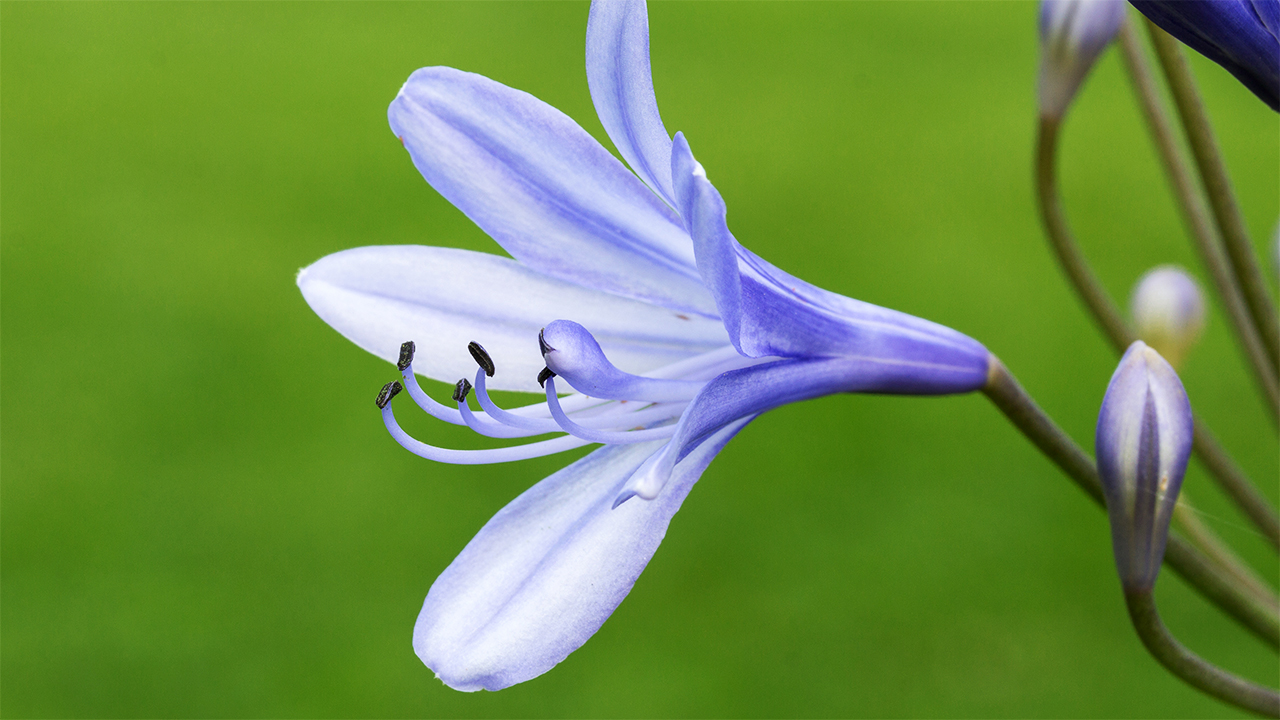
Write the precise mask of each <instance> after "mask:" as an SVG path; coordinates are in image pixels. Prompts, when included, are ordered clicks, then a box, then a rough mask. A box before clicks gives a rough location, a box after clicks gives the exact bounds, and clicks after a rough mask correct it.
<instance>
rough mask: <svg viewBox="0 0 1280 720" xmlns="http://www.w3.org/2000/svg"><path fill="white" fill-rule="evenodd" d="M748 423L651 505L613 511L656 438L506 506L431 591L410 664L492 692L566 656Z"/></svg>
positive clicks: (719, 441)
mask: <svg viewBox="0 0 1280 720" xmlns="http://www.w3.org/2000/svg"><path fill="white" fill-rule="evenodd" d="M749 420H750V419H749V418H745V419H742V420H740V421H739V422H737V423H734V424H733V425H730V426H728V427H725V428H724V429H723V430H721V431H720V432H719V433H718V434H716V435H715V436H714V437H712V438H711V439H709V440H708V441H707V442H705V443H703V444H702V446H701V447H700V448H699V449H698V450H697V451H695V452H693V453H690V454H689V456H688V457H687V458H686V459H685V461H684V462H682V463H680V464H679V465H677V466H676V467H675V469H674V472H673V473H672V477H671V487H670V489H669V491H668V492H667V493H664V494H663V496H662V497H661V498H659V499H658V500H656V501H654V502H649V503H642V502H631V503H626V504H624V505H622V506H620V507H618V508H617V509H612V506H613V501H614V499H615V498H616V497H617V495H618V493H619V491H620V490H621V488H622V484H623V483H624V482H625V481H626V479H627V477H628V476H629V475H631V473H632V472H633V471H634V470H635V469H636V468H637V467H638V466H640V464H641V463H643V462H644V461H645V459H646V458H647V457H649V456H650V455H651V454H652V453H653V452H654V451H655V450H657V449H659V448H661V447H662V446H663V443H661V442H650V443H643V444H639V445H613V446H609V447H605V448H601V449H599V450H596V451H595V452H593V453H591V454H590V455H588V456H586V457H585V458H583V459H581V460H579V461H578V462H576V463H574V464H573V465H570V466H569V467H567V468H565V469H563V470H561V471H559V472H557V473H556V474H554V475H552V476H550V477H548V478H547V479H545V480H543V481H542V482H540V483H538V484H537V485H535V486H533V487H532V488H530V489H529V490H528V491H526V492H525V493H524V494H522V495H521V496H520V497H518V498H516V499H515V500H514V501H512V502H511V504H510V505H508V506H506V507H505V508H503V509H502V510H501V511H500V512H499V513H498V514H497V515H495V516H494V518H493V519H492V520H490V521H489V522H488V524H486V525H485V526H484V528H483V529H481V530H480V533H479V534H477V535H476V537H475V538H474V539H472V540H471V542H470V543H468V544H467V547H466V548H464V549H463V551H462V553H461V554H460V555H458V557H457V559H455V560H454V561H453V563H452V564H451V565H450V566H449V567H448V568H447V569H446V570H445V571H444V573H442V574H441V575H440V577H439V578H438V579H437V580H436V582H435V584H433V585H432V586H431V591H430V592H429V593H428V594H427V599H426V602H425V603H423V606H422V612H421V614H419V615H418V622H417V625H416V626H415V627H414V630H413V649H414V651H415V652H416V653H417V654H418V657H419V658H421V659H422V661H423V662H424V663H426V665H427V667H430V668H431V669H432V670H434V671H435V672H436V674H437V675H438V676H439V677H440V679H441V680H443V681H444V683H445V684H446V685H448V686H449V687H452V688H454V689H457V690H467V691H473V690H481V689H485V690H499V689H501V688H504V687H508V686H510V685H514V684H516V683H519V682H524V681H525V680H529V679H530V678H533V677H537V676H538V675H541V674H542V673H544V672H546V671H548V670H550V669H551V668H552V667H553V666H555V665H556V663H559V662H560V661H561V660H564V659H565V658H566V657H567V656H568V655H569V653H571V652H573V651H574V650H576V649H578V647H580V646H581V645H582V644H583V643H584V642H586V641H587V639H588V638H590V637H591V636H592V635H593V634H595V632H596V630H598V629H600V626H601V624H603V623H604V621H605V620H606V619H607V618H608V617H609V615H611V614H612V613H613V611H614V609H615V608H616V607H617V606H618V604H619V603H621V602H622V599H623V598H625V597H626V596H627V593H628V592H630V590H631V586H632V585H633V584H634V583H635V581H636V578H638V577H639V576H640V572H641V571H643V570H644V567H645V565H647V564H648V562H649V559H650V558H651V557H653V553H654V551H656V550H657V549H658V544H659V543H661V542H662V538H663V536H665V535H666V531H667V524H668V523H669V522H670V521H671V517H672V516H673V515H674V514H675V512H676V510H678V509H680V505H681V503H683V502H684V498H685V496H686V495H688V494H689V490H690V489H691V488H692V487H693V484H694V483H695V482H697V480H698V478H699V477H700V476H701V475H702V471H703V470H705V469H706V467H707V465H708V464H709V463H710V462H711V460H712V458H714V457H715V455H716V453H717V452H719V450H720V448H722V447H723V446H724V444H725V443H726V442H728V441H729V439H730V438H732V437H733V436H734V435H735V434H736V433H737V432H738V431H739V430H741V429H742V427H743V426H744V425H746V423H747V422H749Z"/></svg>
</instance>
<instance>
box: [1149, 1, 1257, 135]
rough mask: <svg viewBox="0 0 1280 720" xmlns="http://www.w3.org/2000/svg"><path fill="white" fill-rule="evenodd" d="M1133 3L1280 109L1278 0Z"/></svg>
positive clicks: (1179, 38)
mask: <svg viewBox="0 0 1280 720" xmlns="http://www.w3.org/2000/svg"><path fill="white" fill-rule="evenodd" d="M1133 6H1134V7H1135V8H1137V9H1138V11H1139V12H1141V13H1142V14H1143V15H1146V16H1147V18H1148V19H1149V20H1151V22H1153V23H1155V24H1156V25H1159V26H1160V29H1161V30H1164V31H1165V32H1167V33H1169V34H1170V35H1172V36H1174V37H1175V38H1177V39H1178V40H1180V41H1182V42H1183V43H1185V44H1186V45H1187V46H1188V47H1190V48H1191V49H1192V50H1195V51H1196V52H1198V53H1200V54H1201V55H1204V56H1205V57H1207V58H1209V59H1210V60H1212V61H1214V62H1216V63H1218V64H1219V65H1221V66H1222V67H1223V68H1225V69H1226V70H1227V72H1229V73H1231V74H1232V75H1234V76H1235V77H1236V79H1237V80H1239V81H1240V83H1241V84H1242V85H1244V86H1245V87H1247V88H1249V89H1250V90H1251V91H1253V94H1254V95H1257V96H1258V99H1259V100H1262V101H1263V102H1264V103H1266V104H1267V105H1268V106H1270V108H1271V109H1272V110H1277V111H1280V40H1278V39H1277V33H1280V4H1277V3H1276V0H1133Z"/></svg>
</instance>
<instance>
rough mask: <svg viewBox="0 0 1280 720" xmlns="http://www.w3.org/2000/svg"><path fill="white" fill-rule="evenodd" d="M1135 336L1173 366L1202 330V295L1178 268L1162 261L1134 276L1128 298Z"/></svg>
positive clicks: (1196, 286)
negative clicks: (1136, 281)
mask: <svg viewBox="0 0 1280 720" xmlns="http://www.w3.org/2000/svg"><path fill="white" fill-rule="evenodd" d="M1129 308H1130V312H1132V313H1133V327H1134V330H1136V331H1137V333H1138V337H1139V338H1140V339H1141V340H1142V341H1143V342H1145V343H1146V344H1148V345H1150V346H1151V347H1153V348H1155V350H1156V352H1158V353H1160V354H1161V355H1162V356H1164V359H1165V360H1168V361H1169V364H1170V365H1172V366H1174V367H1175V368H1177V367H1181V366H1182V361H1183V359H1184V358H1186V356H1187V351H1188V350H1190V349H1191V347H1192V346H1193V345H1195V344H1196V341H1197V340H1199V339H1200V333H1201V331H1203V330H1204V295H1202V294H1201V292H1200V286H1199V285H1197V284H1196V281H1195V280H1194V279H1192V277H1191V276H1190V275H1188V274H1187V273H1186V271H1184V270H1183V269H1182V268H1178V267H1174V266H1172V265H1162V266H1160V267H1158V268H1155V269H1153V270H1150V271H1148V272H1147V274H1146V275H1143V276H1142V278H1141V279H1139V280H1138V284H1137V285H1135V286H1134V288H1133V297H1132V299H1131V300H1130V302H1129Z"/></svg>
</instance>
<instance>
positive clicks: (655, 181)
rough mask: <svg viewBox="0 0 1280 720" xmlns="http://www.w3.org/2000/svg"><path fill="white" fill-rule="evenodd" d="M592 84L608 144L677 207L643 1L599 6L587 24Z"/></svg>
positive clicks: (610, 0) (603, 1)
mask: <svg viewBox="0 0 1280 720" xmlns="http://www.w3.org/2000/svg"><path fill="white" fill-rule="evenodd" d="M587 84H588V85H589V86H590V87H591V101H592V102H594V103H595V106H596V114H598V115H599V116H600V123H601V124H602V125H604V129H605V132H607V133H609V139H610V140H613V144H614V145H615V146H616V147H617V148H618V152H620V153H622V157H624V158H626V160H627V163H628V164H630V165H631V169H632V170H635V171H636V174H637V175H639V176H640V179H642V180H644V182H645V184H646V185H648V186H649V187H650V188H652V189H653V191H654V192H656V193H658V194H659V195H661V196H662V198H663V199H664V200H666V201H667V202H668V203H669V204H671V205H672V206H673V207H674V206H675V204H676V203H675V199H674V197H675V196H674V195H673V193H672V191H671V136H670V135H668V134H667V129H666V128H665V127H663V125H662V116H661V115H659V114H658V101H657V99H656V98H655V97H654V94H653V75H652V73H651V72H650V68H649V15H648V12H647V10H646V8H645V3H644V0H595V2H592V3H591V15H590V18H589V19H588V20H587Z"/></svg>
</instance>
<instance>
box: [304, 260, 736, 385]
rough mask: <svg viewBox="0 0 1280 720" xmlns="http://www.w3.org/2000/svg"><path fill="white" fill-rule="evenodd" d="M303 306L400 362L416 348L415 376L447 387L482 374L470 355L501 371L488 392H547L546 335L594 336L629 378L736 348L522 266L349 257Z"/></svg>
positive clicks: (701, 321)
mask: <svg viewBox="0 0 1280 720" xmlns="http://www.w3.org/2000/svg"><path fill="white" fill-rule="evenodd" d="M298 287H299V288H300V289H301V290H302V295H303V297H305V298H306V300H307V303H308V304H309V305H311V308H312V309H313V310H315V312H316V314H317V315H319V316H320V317H321V318H322V319H323V320H324V321H325V322H327V323H329V324H330V325H332V326H333V328H334V329H336V330H337V331H338V332H340V333H342V334H343V335H344V336H346V337H347V338H348V339H350V340H351V341H352V342H354V343H356V344H357V345H359V346H360V347H362V348H364V349H365V350H368V351H369V352H371V353H373V354H375V355H377V356H378V357H381V358H383V359H385V360H389V361H391V362H395V361H396V359H397V357H398V356H399V349H400V343H402V342H404V341H406V340H413V341H414V342H415V343H416V344H417V346H418V354H417V357H416V358H415V362H414V369H415V371H417V372H418V373H420V374H424V375H427V376H428V377H432V378H435V379H437V380H443V381H445V382H453V381H454V380H457V379H458V378H460V377H470V376H471V375H473V374H474V373H475V371H476V365H475V361H474V360H472V358H471V354H470V353H469V352H468V351H467V343H468V342H471V341H476V342H478V343H480V344H481V345H483V346H484V347H485V348H486V349H487V350H488V351H489V354H490V356H491V357H492V358H493V360H494V362H495V363H496V366H497V373H496V374H495V375H494V377H493V378H492V380H491V381H490V388H493V389H499V390H523V391H527V392H539V391H540V389H539V387H538V383H537V381H536V379H535V378H536V376H537V374H538V371H539V370H541V369H542V366H543V360H542V355H541V353H540V352H539V349H538V331H539V329H541V328H542V327H544V326H545V325H546V324H547V323H550V322H551V321H553V320H557V319H561V318H572V319H574V320H576V321H577V322H580V323H583V324H586V325H588V326H590V327H591V328H592V330H593V331H594V332H595V337H596V338H597V340H598V341H599V342H600V345H601V347H603V348H604V349H605V350H606V351H607V352H608V353H609V357H611V358H615V359H616V362H617V364H618V365H619V366H621V367H623V368H626V369H627V370H628V371H629V372H645V371H648V370H652V369H654V368H657V367H661V366H663V365H667V364H669V363H672V362H675V361H677V360H681V359H684V358H687V357H691V356H693V355H696V354H698V353H702V352H706V351H708V350H713V349H715V348H717V347H721V346H723V345H725V343H727V342H728V340H727V338H726V337H725V334H724V328H723V327H722V326H721V325H720V323H719V322H718V321H715V320H709V319H706V318H703V317H699V316H697V315H683V314H680V313H676V312H674V311H672V310H668V309H665V308H661V307H658V306H656V305H650V304H648V303H642V302H638V301H635V300H628V299H626V298H621V297H618V296H616V295H610V294H608V293H603V292H600V291H598V290H590V289H587V288H584V287H581V286H578V285H572V284H569V283H565V282H562V281H559V280H556V279H554V278H550V277H547V276H546V275H542V274H540V273H537V272H534V271H532V270H530V269H528V268H526V267H524V266H522V265H521V264H520V263H517V262H515V261H514V260H511V259H508V258H504V257H498V256H497V255H488V254H485V253H477V252H470V251H467V250H458V249H454V248H438V247H424V246H421V245H386V246H374V247H363V248H355V249H352V250H344V251H342V252H339V253H334V254H333V255H329V256H326V257H324V258H321V259H320V260H318V261H317V262H316V263H315V264H313V265H311V266H310V267H308V268H305V269H304V270H302V272H300V273H299V274H298Z"/></svg>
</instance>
